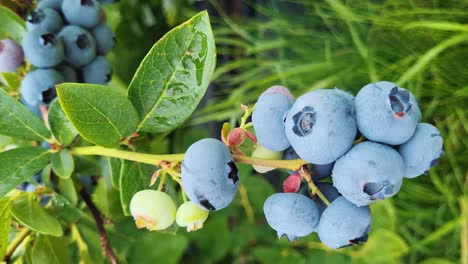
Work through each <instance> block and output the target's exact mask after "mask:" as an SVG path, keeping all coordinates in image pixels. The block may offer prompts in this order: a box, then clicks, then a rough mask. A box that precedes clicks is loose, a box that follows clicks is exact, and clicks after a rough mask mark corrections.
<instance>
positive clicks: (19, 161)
mask: <svg viewBox="0 0 468 264" xmlns="http://www.w3.org/2000/svg"><path fill="white" fill-rule="evenodd" d="M50 155H51V154H50V152H49V151H48V150H46V149H43V148H35V147H24V148H17V149H12V150H9V151H5V152H2V153H0V164H2V165H1V166H0V197H3V196H4V195H5V194H7V193H8V192H9V191H11V190H12V189H14V188H15V187H16V186H18V185H19V184H21V183H23V182H24V181H26V180H27V179H29V178H31V177H32V176H33V175H34V174H36V173H37V172H39V171H40V170H41V169H42V168H44V167H45V166H46V165H47V163H49V161H50Z"/></svg>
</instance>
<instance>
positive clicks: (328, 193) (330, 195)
mask: <svg viewBox="0 0 468 264" xmlns="http://www.w3.org/2000/svg"><path fill="white" fill-rule="evenodd" d="M315 185H316V186H317V188H318V189H319V190H320V192H321V193H322V194H323V195H324V196H325V198H327V200H328V201H329V202H330V203H331V202H333V201H334V200H335V199H336V198H338V197H340V196H341V194H340V193H339V192H338V190H337V189H336V188H335V187H333V184H331V183H326V182H319V183H316V184H315ZM314 198H315V199H314V200H315V203H316V204H317V207H318V210H319V214H320V215H321V214H322V213H323V211H324V210H325V209H326V208H327V205H326V204H325V203H324V202H323V201H322V199H320V197H318V196H315V197H314Z"/></svg>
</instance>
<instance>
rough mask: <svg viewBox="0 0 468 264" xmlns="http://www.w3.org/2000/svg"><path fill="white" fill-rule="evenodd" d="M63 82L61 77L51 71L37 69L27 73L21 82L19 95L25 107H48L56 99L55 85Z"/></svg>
mask: <svg viewBox="0 0 468 264" xmlns="http://www.w3.org/2000/svg"><path fill="white" fill-rule="evenodd" d="M61 82H63V76H62V75H61V74H60V73H59V72H57V71H56V70H53V69H37V70H34V71H32V72H29V73H28V74H27V75H26V76H25V77H24V79H23V81H22V82H21V95H22V99H23V101H24V102H25V103H26V104H25V105H29V106H31V107H33V106H34V108H35V107H37V106H40V105H49V104H50V103H51V102H52V100H54V99H55V97H57V93H56V91H55V85H56V84H58V83H61Z"/></svg>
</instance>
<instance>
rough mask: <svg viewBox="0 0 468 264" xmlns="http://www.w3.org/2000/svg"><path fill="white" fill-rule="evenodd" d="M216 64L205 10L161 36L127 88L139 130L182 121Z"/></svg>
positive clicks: (169, 126)
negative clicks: (138, 122) (137, 118)
mask: <svg viewBox="0 0 468 264" xmlns="http://www.w3.org/2000/svg"><path fill="white" fill-rule="evenodd" d="M215 64H216V50H215V42H214V38H213V32H212V31H211V26H210V21H209V17H208V13H207V12H206V11H204V12H201V13H199V14H197V15H195V16H194V17H192V18H191V19H190V20H188V21H187V22H185V23H183V24H181V25H180V26H178V27H176V28H174V29H172V30H171V31H170V32H169V33H167V34H166V35H165V36H163V37H162V38H161V39H160V40H159V41H158V42H157V43H156V44H155V45H154V46H153V48H152V49H151V50H150V51H149V52H148V54H147V55H146V57H145V58H144V59H143V61H142V62H141V64H140V67H139V68H138V70H137V72H136V73H135V75H134V76H133V80H132V82H131V83H130V86H129V89H128V98H129V99H130V101H131V102H132V104H133V106H135V108H136V110H137V112H138V114H139V115H140V117H141V123H140V124H139V127H138V130H139V131H146V132H153V133H161V132H166V131H170V130H172V129H174V128H176V127H178V126H179V125H180V124H182V122H184V121H185V120H186V119H187V118H188V117H189V116H190V114H191V113H192V112H193V111H194V110H195V108H196V106H197V105H198V103H199V102H200V100H201V98H202V97H203V95H204V94H205V92H206V89H207V88H208V84H209V82H210V79H211V76H212V74H213V71H214V68H215Z"/></svg>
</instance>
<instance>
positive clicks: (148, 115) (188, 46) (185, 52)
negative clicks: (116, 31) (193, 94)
mask: <svg viewBox="0 0 468 264" xmlns="http://www.w3.org/2000/svg"><path fill="white" fill-rule="evenodd" d="M188 25H190V23H189V24H188ZM194 37H195V33H192V37H191V38H190V41H189V44H188V45H187V48H186V49H185V50H184V53H183V55H182V57H181V59H180V60H179V62H177V65H176V66H175V67H174V70H173V71H172V73H171V76H170V77H169V78H168V80H167V82H166V84H165V85H164V89H163V90H162V91H161V96H159V98H158V100H157V101H156V102H155V103H154V105H153V107H152V108H151V110H150V111H148V113H147V114H146V115H145V118H143V120H142V121H141V122H140V124H139V125H138V128H137V131H140V129H141V128H142V127H143V126H144V124H145V122H146V120H147V119H148V118H149V117H150V116H151V114H152V113H153V111H154V110H155V109H156V108H157V106H158V105H159V103H160V102H161V100H162V99H163V98H165V97H164V93H165V92H166V90H167V88H168V85H169V83H170V82H171V80H172V79H173V78H174V74H175V73H176V71H177V70H178V68H179V66H180V64H181V63H182V61H183V60H184V59H185V58H186V56H187V51H188V49H189V48H190V46H191V45H192V42H193V39H194ZM166 59H167V57H166ZM140 89H141V87H140Z"/></svg>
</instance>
